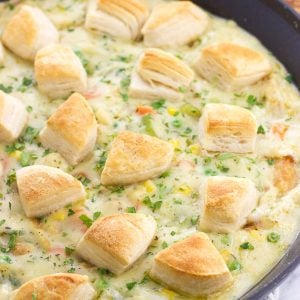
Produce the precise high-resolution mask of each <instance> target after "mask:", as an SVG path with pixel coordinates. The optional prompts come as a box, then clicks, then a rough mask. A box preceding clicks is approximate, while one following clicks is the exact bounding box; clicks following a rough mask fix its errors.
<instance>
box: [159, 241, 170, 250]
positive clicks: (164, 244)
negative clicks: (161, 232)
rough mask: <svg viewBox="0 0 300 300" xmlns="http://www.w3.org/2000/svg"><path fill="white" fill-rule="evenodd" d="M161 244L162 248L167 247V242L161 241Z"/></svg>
mask: <svg viewBox="0 0 300 300" xmlns="http://www.w3.org/2000/svg"><path fill="white" fill-rule="evenodd" d="M161 246H162V248H163V249H166V248H168V246H169V245H168V243H167V242H166V241H163V243H162V244H161Z"/></svg>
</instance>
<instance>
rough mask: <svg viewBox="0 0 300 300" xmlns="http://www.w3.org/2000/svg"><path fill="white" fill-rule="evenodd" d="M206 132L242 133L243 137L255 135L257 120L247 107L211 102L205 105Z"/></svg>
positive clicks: (214, 133) (215, 133) (219, 133)
mask: <svg viewBox="0 0 300 300" xmlns="http://www.w3.org/2000/svg"><path fill="white" fill-rule="evenodd" d="M204 114H205V117H206V126H205V127H206V132H207V133H208V134H213V135H226V134H233V135H234V134H236V133H240V136H243V137H253V135H255V133H256V128H257V126H256V121H255V118H254V116H253V114H252V113H251V112H250V111H249V110H248V109H245V108H242V107H239V106H235V105H228V104H214V103H210V104H207V105H206V106H205V112H204Z"/></svg>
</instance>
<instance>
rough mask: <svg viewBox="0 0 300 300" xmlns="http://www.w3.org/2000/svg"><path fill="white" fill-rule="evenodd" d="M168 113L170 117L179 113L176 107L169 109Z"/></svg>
mask: <svg viewBox="0 0 300 300" xmlns="http://www.w3.org/2000/svg"><path fill="white" fill-rule="evenodd" d="M167 111H168V114H169V115H170V116H174V115H175V114H176V113H177V112H178V110H177V109H176V108H175V107H168V108H167Z"/></svg>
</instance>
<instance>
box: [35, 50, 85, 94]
mask: <svg viewBox="0 0 300 300" xmlns="http://www.w3.org/2000/svg"><path fill="white" fill-rule="evenodd" d="M34 68H35V78H36V80H37V83H38V87H39V89H40V90H41V91H42V92H44V93H45V94H47V95H48V96H49V97H51V98H60V97H62V98H63V97H67V96H69V95H70V93H71V92H79V93H80V92H84V91H85V90H86V87H87V75H86V72H85V70H84V68H83V66H82V64H81V62H80V59H79V58H78V57H77V55H76V54H75V53H74V52H73V50H72V49H71V48H70V47H68V46H63V45H58V44H56V45H50V46H47V47H45V48H43V49H41V50H40V51H39V52H38V53H37V55H36V59H35V63H34Z"/></svg>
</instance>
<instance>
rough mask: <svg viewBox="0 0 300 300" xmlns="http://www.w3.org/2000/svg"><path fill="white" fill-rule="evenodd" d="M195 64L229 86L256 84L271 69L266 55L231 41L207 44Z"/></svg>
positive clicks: (208, 75)
mask: <svg viewBox="0 0 300 300" xmlns="http://www.w3.org/2000/svg"><path fill="white" fill-rule="evenodd" d="M195 68H196V70H197V71H198V73H200V75H202V76H203V77H204V78H206V79H207V80H208V81H210V82H213V83H216V84H217V85H219V86H220V87H222V88H225V89H227V90H229V89H235V88H237V87H242V86H246V85H250V84H253V83H255V82H257V81H258V80H260V79H262V78H263V77H265V76H266V75H268V74H269V73H270V72H271V64H270V62H269V60H268V59H267V58H266V57H265V56H264V55H262V54H261V53H259V52H256V51H254V50H252V49H250V48H246V47H243V46H240V45H237V44H230V43H222V44H218V45H213V46H209V47H207V48H204V49H203V50H202V53H201V54H200V58H199V60H198V61H197V62H196V64H195Z"/></svg>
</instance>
